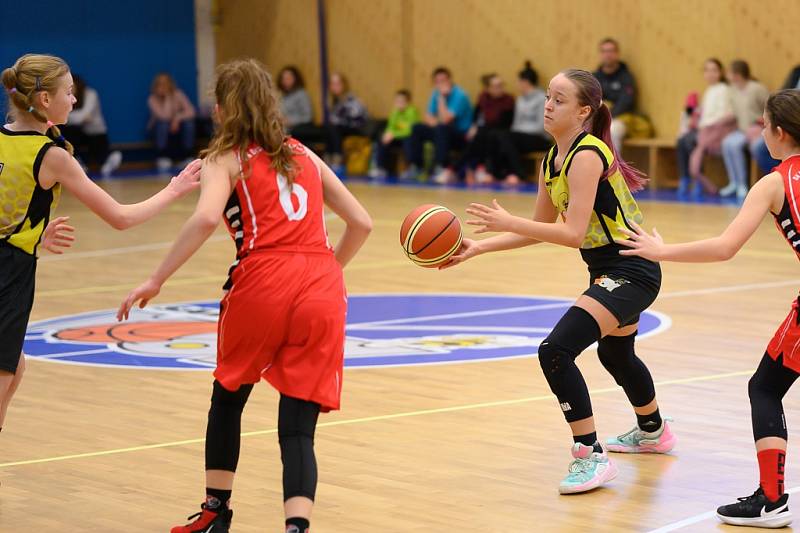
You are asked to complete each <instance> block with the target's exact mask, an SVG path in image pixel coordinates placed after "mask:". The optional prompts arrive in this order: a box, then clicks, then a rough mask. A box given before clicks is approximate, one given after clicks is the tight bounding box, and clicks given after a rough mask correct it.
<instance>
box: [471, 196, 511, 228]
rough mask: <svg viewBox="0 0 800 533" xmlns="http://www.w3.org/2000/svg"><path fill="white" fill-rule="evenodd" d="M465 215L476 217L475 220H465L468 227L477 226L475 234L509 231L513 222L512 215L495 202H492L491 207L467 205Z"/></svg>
mask: <svg viewBox="0 0 800 533" xmlns="http://www.w3.org/2000/svg"><path fill="white" fill-rule="evenodd" d="M467 213H469V214H470V215H473V216H475V217H478V218H477V219H472V220H467V224H469V225H470V226H477V227H478V229H477V230H475V233H487V232H490V231H511V226H512V225H513V222H514V218H515V217H514V215H512V214H511V213H509V212H508V211H506V210H505V209H503V208H502V207H501V206H500V204H499V203H498V202H497V200H492V205H491V206H488V205H483V204H469V207H468V208H467Z"/></svg>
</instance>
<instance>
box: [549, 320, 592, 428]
mask: <svg viewBox="0 0 800 533" xmlns="http://www.w3.org/2000/svg"><path fill="white" fill-rule="evenodd" d="M599 337H600V328H599V326H598V325H597V321H596V320H595V319H594V317H592V315H590V314H589V313H588V312H587V311H585V310H584V309H581V308H579V307H570V308H569V309H568V310H567V312H566V313H564V316H563V317H561V320H559V321H558V324H556V326H555V327H554V328H553V331H551V332H550V335H548V336H547V338H546V339H545V340H544V341H542V343H541V344H540V345H539V365H540V366H541V367H542V372H544V377H545V379H546V380H547V384H548V385H549V386H550V390H551V391H552V392H553V394H555V396H556V398H558V402H559V404H560V406H561V410H562V411H563V412H564V417H565V418H566V419H567V421H568V422H574V421H576V420H582V419H584V418H588V417H590V416H592V406H591V401H590V400H589V391H588V389H587V388H586V382H585V381H584V380H583V376H582V375H581V372H580V370H578V367H577V366H576V365H575V359H576V358H577V357H578V355H579V354H580V353H581V352H582V351H583V350H585V349H586V348H588V347H589V346H591V345H592V343H594V342H595V341H597V339H598V338H599Z"/></svg>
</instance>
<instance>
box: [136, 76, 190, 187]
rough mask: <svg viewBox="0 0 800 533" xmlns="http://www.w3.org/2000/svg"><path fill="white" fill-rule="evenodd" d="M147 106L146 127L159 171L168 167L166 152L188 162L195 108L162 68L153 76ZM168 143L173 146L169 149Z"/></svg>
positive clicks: (170, 161)
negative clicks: (150, 135) (148, 111)
mask: <svg viewBox="0 0 800 533" xmlns="http://www.w3.org/2000/svg"><path fill="white" fill-rule="evenodd" d="M147 106H148V107H149V108H150V121H149V123H148V129H151V130H152V132H153V141H154V142H155V145H156V154H157V157H158V159H157V160H156V167H157V168H158V170H159V172H166V171H168V170H169V169H170V167H172V160H171V158H170V156H176V158H177V159H180V160H183V161H184V162H188V161H187V160H189V159H190V157H191V155H192V153H193V152H194V142H195V126H194V117H195V109H194V106H193V105H192V103H191V102H190V101H189V98H187V97H186V94H184V92H183V91H181V90H180V89H179V88H178V87H176V86H175V80H174V79H172V76H170V75H169V74H167V73H165V72H162V73H160V74H157V75H156V77H155V78H153V84H152V87H151V89H150V96H149V97H148V98H147ZM170 144H172V145H174V146H175V147H176V148H175V150H174V151H172V152H171V151H170Z"/></svg>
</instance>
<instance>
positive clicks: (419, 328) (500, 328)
mask: <svg viewBox="0 0 800 533" xmlns="http://www.w3.org/2000/svg"><path fill="white" fill-rule="evenodd" d="M354 326H355V327H354ZM347 329H348V331H352V330H356V331H359V330H361V331H364V330H366V331H427V330H430V331H494V332H499V333H504V332H507V333H550V331H551V330H552V328H536V327H523V326H520V327H512V326H402V325H400V326H380V325H379V326H363V325H362V326H359V325H356V324H354V325H352V326H347Z"/></svg>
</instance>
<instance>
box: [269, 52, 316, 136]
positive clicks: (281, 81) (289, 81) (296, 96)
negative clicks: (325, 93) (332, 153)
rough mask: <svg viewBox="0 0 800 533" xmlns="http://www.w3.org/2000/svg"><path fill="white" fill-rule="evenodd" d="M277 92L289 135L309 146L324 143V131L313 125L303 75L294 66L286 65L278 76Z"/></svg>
mask: <svg viewBox="0 0 800 533" xmlns="http://www.w3.org/2000/svg"><path fill="white" fill-rule="evenodd" d="M278 90H279V91H280V93H281V110H282V111H283V116H284V118H285V119H286V127H287V130H288V132H289V135H291V136H292V137H294V138H295V139H297V140H298V141H300V142H301V143H303V144H305V145H306V146H309V145H310V144H314V143H319V142H324V141H325V131H324V130H323V129H322V128H320V127H319V126H317V125H316V124H314V110H313V108H312V107H311V98H309V96H308V91H306V89H305V82H304V81H303V75H302V74H300V71H299V70H298V69H297V67H295V66H294V65H288V66H285V67H283V68H282V69H281V71H280V73H279V74H278Z"/></svg>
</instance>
